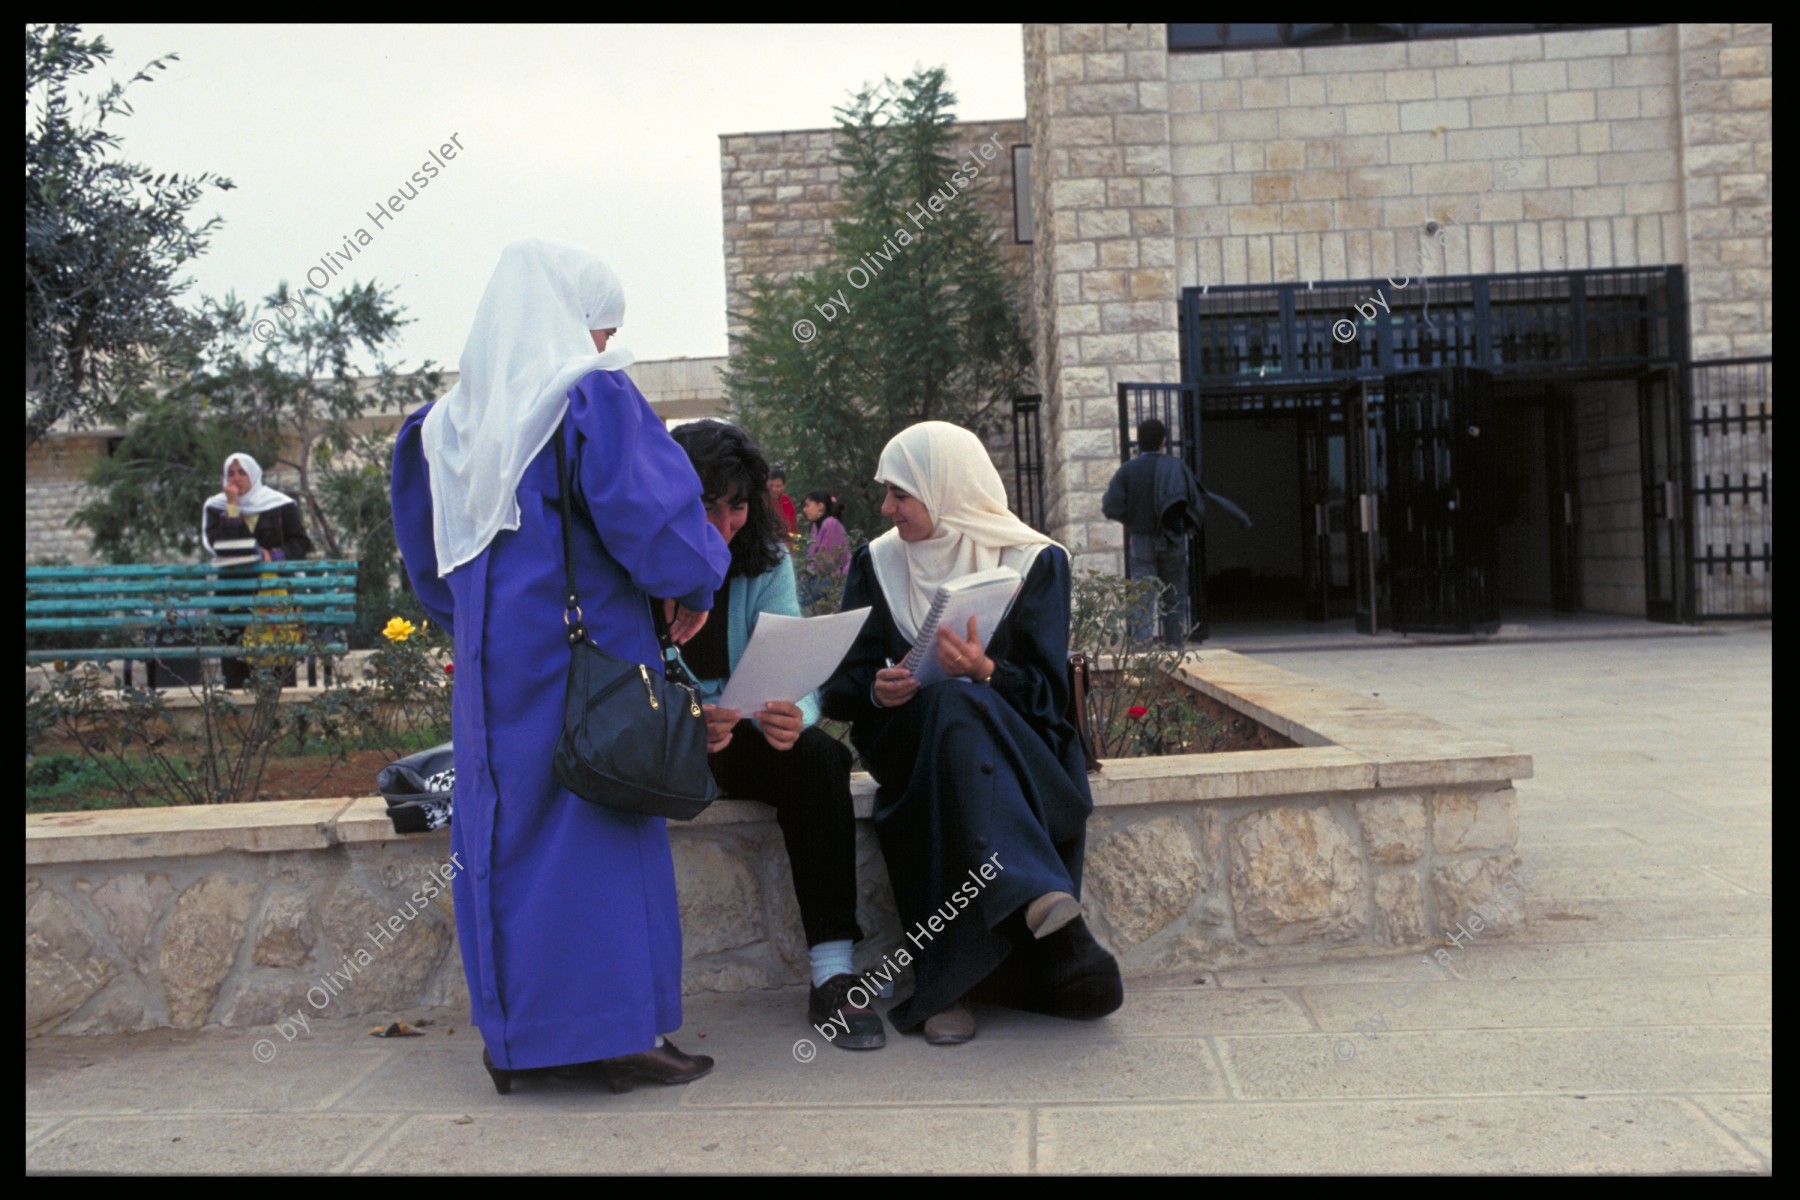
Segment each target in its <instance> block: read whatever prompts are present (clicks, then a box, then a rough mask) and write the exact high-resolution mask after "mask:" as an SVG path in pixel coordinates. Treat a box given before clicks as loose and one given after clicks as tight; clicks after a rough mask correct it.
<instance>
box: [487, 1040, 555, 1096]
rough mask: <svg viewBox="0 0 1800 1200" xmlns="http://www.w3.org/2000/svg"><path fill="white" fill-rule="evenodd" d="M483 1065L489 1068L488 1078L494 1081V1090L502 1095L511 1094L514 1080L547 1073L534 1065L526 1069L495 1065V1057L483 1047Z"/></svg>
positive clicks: (540, 1076) (536, 1076)
mask: <svg viewBox="0 0 1800 1200" xmlns="http://www.w3.org/2000/svg"><path fill="white" fill-rule="evenodd" d="M481 1065H482V1066H484V1067H486V1068H487V1073H488V1078H489V1079H492V1080H493V1081H494V1090H495V1091H496V1092H499V1093H500V1094H501V1095H502V1096H506V1095H510V1094H511V1093H512V1085H513V1081H514V1080H518V1079H533V1078H542V1077H543V1075H544V1074H545V1072H544V1069H543V1068H542V1067H533V1068H529V1069H526V1070H519V1069H517V1068H507V1067H496V1066H495V1065H494V1060H493V1057H492V1056H491V1055H489V1054H488V1052H487V1050H486V1049H483V1050H482V1052H481Z"/></svg>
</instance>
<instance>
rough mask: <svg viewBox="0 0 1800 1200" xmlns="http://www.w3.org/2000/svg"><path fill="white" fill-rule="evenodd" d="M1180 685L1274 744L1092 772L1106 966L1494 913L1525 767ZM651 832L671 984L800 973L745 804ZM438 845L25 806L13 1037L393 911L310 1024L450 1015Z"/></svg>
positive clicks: (338, 947)
mask: <svg viewBox="0 0 1800 1200" xmlns="http://www.w3.org/2000/svg"><path fill="white" fill-rule="evenodd" d="M1183 671H1184V675H1185V679H1186V682H1187V683H1188V684H1189V685H1190V686H1192V687H1194V688H1196V689H1198V690H1200V691H1203V692H1205V693H1206V694H1208V695H1210V696H1212V697H1214V698H1215V699H1217V700H1219V701H1221V702H1223V703H1225V704H1226V705H1228V706H1230V707H1232V708H1235V709H1237V710H1238V711H1240V712H1243V713H1245V714H1246V715H1248V716H1251V717H1253V718H1255V719H1256V720H1258V721H1261V722H1262V723H1264V724H1265V725H1268V726H1270V727H1271V728H1273V729H1275V730H1276V731H1278V732H1280V733H1282V734H1283V735H1285V736H1286V737H1288V738H1289V739H1290V740H1292V741H1294V742H1295V743H1297V745H1296V747H1295V748H1292V749H1281V750H1255V751H1242V752H1237V753H1229V754H1205V755H1175V756H1169V757H1162V758H1141V759H1118V760H1108V761H1107V762H1106V763H1105V764H1104V769H1103V771H1102V772H1101V773H1100V774H1098V775H1095V776H1092V777H1091V782H1092V785H1093V791H1094V801H1095V813H1094V817H1093V819H1092V821H1091V822H1090V825H1089V832H1088V855H1087V872H1086V881H1085V882H1086V886H1085V889H1084V890H1085V892H1086V895H1085V896H1084V900H1083V903H1084V906H1085V908H1086V909H1087V911H1088V914H1089V918H1090V922H1091V923H1092V924H1093V926H1094V928H1095V931H1096V933H1097V935H1098V936H1100V937H1101V938H1102V939H1103V940H1104V941H1106V942H1107V943H1108V945H1109V946H1111V947H1112V948H1113V949H1114V950H1115V952H1117V953H1118V954H1119V956H1120V960H1121V964H1122V966H1123V967H1124V969H1125V970H1126V972H1127V974H1145V973H1154V972H1160V971H1167V970H1173V969H1188V968H1193V967H1211V966H1223V965H1227V964H1241V963H1245V962H1258V961H1260V962H1271V963H1273V962H1293V961H1304V960H1315V959H1317V958H1320V957H1323V956H1332V957H1336V956H1341V955H1345V954H1366V953H1377V952H1381V951H1384V950H1391V949H1398V948H1410V947H1419V946H1425V945H1429V944H1431V943H1433V942H1435V941H1437V940H1438V938H1439V937H1440V936H1441V934H1440V933H1439V931H1440V930H1441V929H1444V928H1449V927H1451V926H1453V925H1454V924H1455V922H1456V921H1457V920H1458V919H1460V918H1461V916H1462V914H1464V913H1467V912H1472V911H1475V910H1476V909H1477V908H1480V909H1481V910H1482V911H1483V912H1485V913H1487V914H1488V915H1489V918H1490V919H1489V920H1488V921H1487V922H1486V923H1487V924H1488V925H1490V926H1492V927H1493V932H1494V933H1505V932H1507V931H1508V930H1510V929H1512V928H1513V927H1515V926H1516V925H1517V923H1518V922H1519V920H1520V919H1521V917H1522V909H1523V905H1522V903H1519V902H1515V901H1508V900H1505V899H1503V893H1502V889H1503V887H1504V885H1505V882H1506V879H1507V876H1508V873H1509V872H1511V871H1512V870H1513V868H1514V867H1515V866H1516V865H1517V861H1518V860H1517V857H1516V855H1515V854H1514V853H1513V851H1514V847H1515V844H1516V841H1517V832H1518V830H1517V819H1516V814H1515V805H1514V800H1515V797H1514V792H1513V790H1512V781H1513V780H1515V779H1522V778H1528V777H1529V776H1530V774H1531V759H1530V756H1529V755H1526V754H1523V753H1520V752H1519V751H1517V750H1515V749H1513V748H1512V747H1510V746H1506V745H1503V744H1500V743H1497V742H1493V741H1490V740H1486V739H1482V738H1480V737H1477V736H1474V735H1471V734H1468V733H1466V732H1463V731H1460V730H1456V729H1452V728H1450V727H1448V726H1445V725H1442V724H1440V723H1438V722H1435V721H1432V720H1430V719H1429V718H1426V717H1423V716H1419V715H1417V714H1413V713H1408V712H1404V711H1402V710H1399V709H1396V708H1393V707H1391V706H1389V705H1385V704H1382V703H1381V702H1380V701H1378V700H1373V699H1370V698H1368V697H1365V696H1361V695H1357V694H1355V693H1352V692H1348V691H1345V690H1342V689H1338V688H1332V687H1328V686H1325V685H1323V684H1320V683H1317V682H1315V681H1313V680H1310V679H1306V678H1304V677H1302V676H1299V675H1295V674H1293V673H1291V672H1288V671H1284V670H1281V669H1280V668H1277V667H1271V666H1268V665H1267V664H1264V663H1261V662H1258V661H1256V660H1253V659H1248V658H1245V657H1243V656H1241V655H1238V654H1234V653H1232V652H1231V651H1226V650H1207V651H1195V652H1192V653H1190V654H1189V656H1188V658H1187V660H1186V662H1185V664H1184V667H1183ZM852 792H853V795H854V798H855V803H856V811H857V816H858V818H859V820H858V831H857V860H858V862H857V878H858V889H859V893H860V903H859V913H858V917H859V920H860V922H861V924H862V926H863V928H864V930H865V931H866V932H867V933H868V936H867V937H866V938H865V940H864V941H863V942H862V943H860V944H859V946H858V952H857V961H858V963H859V965H860V964H864V962H865V960H867V963H868V964H873V963H878V962H879V961H880V960H881V958H882V957H883V955H884V954H887V953H889V952H891V951H892V950H894V949H895V948H896V947H898V946H900V945H903V944H904V943H903V937H904V934H903V932H902V930H901V928H900V924H899V920H898V917H897V916H896V914H895V912H894V906H893V899H892V891H891V888H890V886H889V884H888V880H887V875H886V869H885V864H884V863H883V862H882V859H881V855H880V851H879V847H878V844H877V842H876V838H875V835H874V830H873V827H872V826H871V824H870V822H869V815H870V811H871V807H872V805H873V802H874V792H875V787H874V783H873V782H872V781H871V780H870V779H869V778H868V777H867V776H866V775H863V774H860V773H859V774H858V775H857V776H855V777H854V778H853V780H852ZM670 835H671V838H670V840H671V844H672V845H673V847H674V853H675V861H676V872H677V882H678V887H679V891H680V895H681V903H682V924H683V932H684V940H685V945H684V950H685V953H686V959H687V967H686V975H685V987H686V990H688V991H690V992H694V991H734V990H741V989H743V988H750V987H779V986H785V985H789V984H794V983H798V982H801V981H802V980H803V979H804V977H805V963H806V947H805V943H804V938H803V937H802V935H801V933H800V928H799V913H798V909H797V907H796V906H795V903H794V899H793V888H792V884H791V882H790V877H789V874H788V864H787V857H786V852H785V850H784V848H783V843H782V839H781V834H780V830H779V829H778V828H777V826H776V824H775V821H774V819H773V813H772V811H771V810H770V809H768V808H767V807H766V806H764V805H761V804H757V803H753V802H748V801H736V800H725V801H720V802H718V803H716V804H714V805H713V806H712V807H711V808H710V809H709V810H708V811H707V812H706V813H704V814H703V815H702V816H701V817H700V818H699V819H698V820H696V821H693V822H687V823H671V825H670ZM321 852H323V853H321ZM449 853H450V849H449V834H448V832H447V831H444V832H439V833H432V834H423V835H400V834H396V833H395V832H394V831H393V827H392V826H391V824H390V823H389V821H388V819H387V816H386V809H385V805H384V803H383V802H382V800H381V798H380V797H379V796H373V797H354V798H337V799H318V800H296V801H275V802H264V803H258V804H241V805H221V806H206V807H184V808H155V809H125V810H111V811H102V812H78V813H49V814H34V815H30V816H27V817H26V820H25V861H26V953H27V969H26V999H27V1006H26V1007H27V1013H26V1029H27V1033H37V1032H46V1031H52V1030H54V1031H56V1032H65V1033H89V1032H92V1033H107V1032H126V1031H132V1030H136V1029H146V1028H154V1027H158V1026H167V1025H173V1026H176V1027H195V1026H198V1025H204V1024H215V1023H216V1024H225V1025H236V1026H241V1025H254V1024H262V1023H267V1022H269V1021H272V1020H274V1019H275V1018H276V1017H277V1016H279V1015H280V1014H281V1013H282V1012H284V1011H286V1012H291V1011H293V1009H294V1007H295V1006H296V1005H297V1004H303V1003H305V997H306V994H307V991H308V988H309V987H310V986H311V985H313V984H316V983H318V982H319V980H320V977H322V976H325V975H327V974H329V972H331V971H332V970H333V969H334V968H337V967H340V966H341V965H342V961H343V959H344V956H346V955H350V956H354V954H355V951H356V949H357V948H358V947H361V946H366V945H367V944H368V942H367V939H366V932H367V930H368V929H369V928H370V927H371V926H374V925H379V924H381V923H383V922H384V921H387V920H388V918H389V917H390V916H391V915H392V913H393V912H395V911H396V910H398V911H400V912H401V915H402V917H404V918H405V919H404V920H403V921H402V922H401V925H402V927H403V929H404V932H403V933H402V934H400V935H398V936H396V937H394V938H391V939H387V940H385V941H383V940H377V941H376V943H375V945H376V947H377V948H378V949H381V948H383V947H387V949H386V950H385V952H383V953H379V954H376V955H375V956H374V959H373V961H372V962H371V963H370V964H369V966H368V970H367V973H366V975H359V977H358V979H357V981H356V983H355V985H354V986H351V987H347V988H345V989H344V990H343V992H342V994H341V995H334V998H333V1001H332V1003H331V1005H330V1007H331V1009H332V1010H333V1011H332V1012H329V1013H326V1014H324V1015H332V1016H348V1015H354V1014H357V1013H361V1012H369V1011H376V1010H378V1009H380V1010H385V1009H391V1008H403V1007H406V1006H410V1005H415V1004H424V1003H455V1002H458V1001H460V1000H462V999H463V998H464V993H463V985H462V978H461V970H460V963H459V961H458V958H457V955H456V953H455V927H454V921H453V914H452V911H451V908H450V905H449V892H448V890H447V889H445V890H443V891H442V892H441V893H439V894H438V896H437V897H436V898H435V899H432V900H430V901H428V902H426V903H425V904H424V905H423V907H422V911H421V910H420V909H419V908H417V907H414V909H413V911H414V912H415V914H416V915H415V916H412V917H406V916H405V911H406V908H407V907H409V906H407V903H406V902H407V900H408V898H409V896H411V895H412V894H415V893H416V892H418V891H419V890H420V888H421V886H422V883H423V881H424V880H426V879H427V878H429V877H430V876H431V873H432V872H434V871H436V870H437V869H439V868H440V867H441V866H442V865H443V864H444V863H445V862H446V861H447V860H448V857H449ZM320 994H322V993H314V996H315V998H316V997H317V996H318V995H320Z"/></svg>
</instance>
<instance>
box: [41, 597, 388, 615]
mask: <svg viewBox="0 0 1800 1200" xmlns="http://www.w3.org/2000/svg"><path fill="white" fill-rule="evenodd" d="M355 603H356V593H355V592H318V593H313V592H302V593H300V594H298V595H287V596H262V595H253V596H184V597H181V598H179V599H171V600H170V601H169V602H168V603H167V604H156V605H149V604H145V603H144V601H143V600H142V599H131V600H106V599H103V598H101V597H98V596H95V597H88V598H84V599H80V600H27V601H25V615H26V616H34V615H41V614H48V613H92V614H94V615H96V616H99V615H104V614H108V613H114V612H120V611H121V610H123V611H124V613H125V615H127V616H134V615H139V616H156V615H160V614H163V613H166V612H168V611H169V610H171V609H173V610H175V611H177V612H182V611H184V610H189V609H200V610H211V609H215V608H220V609H223V608H246V607H249V608H283V607H290V606H291V607H297V608H331V607H333V606H337V607H342V606H344V605H355Z"/></svg>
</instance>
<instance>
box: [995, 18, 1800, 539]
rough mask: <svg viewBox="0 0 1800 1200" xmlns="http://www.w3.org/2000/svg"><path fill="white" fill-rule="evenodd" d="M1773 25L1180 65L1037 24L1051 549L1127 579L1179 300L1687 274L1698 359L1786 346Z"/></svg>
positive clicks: (1147, 28) (1039, 288) (1111, 35)
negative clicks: (1773, 213) (1431, 283)
mask: <svg viewBox="0 0 1800 1200" xmlns="http://www.w3.org/2000/svg"><path fill="white" fill-rule="evenodd" d="M1770 29H1771V27H1770V26H1769V25H1767V24H1744V25H1722V24H1721V25H1706V24H1684V25H1660V26H1651V27H1644V28H1635V29H1598V30H1578V31H1569V32H1557V33H1547V34H1531V35H1521V36H1508V37H1483V38H1466V39H1442V40H1428V41H1415V42H1389V43H1375V44H1359V45H1338V46H1320V47H1315V48H1307V49H1272V50H1254V51H1228V52H1222V53H1218V52H1214V53H1179V54H1171V53H1169V51H1168V49H1167V45H1168V42H1167V27H1166V26H1164V25H1159V24H1141V25H1027V26H1026V29H1025V71H1026V101H1027V104H1026V107H1027V124H1028V128H1029V130H1030V133H1031V137H1032V141H1033V155H1034V170H1035V171H1036V174H1037V178H1036V179H1035V180H1034V181H1033V186H1034V199H1035V204H1036V212H1037V216H1038V230H1039V233H1038V244H1037V254H1036V255H1035V259H1034V264H1033V270H1034V273H1035V278H1034V296H1035V298H1036V300H1037V305H1038V311H1037V329H1038V346H1039V360H1040V370H1041V373H1042V375H1043V382H1044V393H1045V413H1046V415H1045V420H1046V427H1047V428H1048V429H1049V430H1050V432H1051V438H1050V451H1049V454H1048V458H1049V472H1050V483H1049V489H1048V490H1049V494H1050V497H1051V501H1050V507H1051V512H1052V530H1053V532H1056V533H1057V535H1058V536H1060V537H1063V538H1064V539H1065V540H1066V541H1067V543H1068V544H1069V546H1070V548H1071V550H1073V551H1074V552H1075V553H1076V554H1077V556H1078V559H1079V560H1080V561H1079V564H1078V565H1081V566H1084V567H1095V568H1098V569H1107V570H1120V569H1122V566H1123V564H1122V560H1121V551H1120V549H1119V538H1118V536H1117V531H1116V529H1113V528H1111V527H1109V526H1108V525H1107V524H1106V523H1104V522H1102V521H1101V520H1100V519H1099V513H1098V501H1099V496H1100V494H1101V492H1102V490H1103V489H1104V487H1105V483H1106V481H1107V479H1108V478H1110V474H1111V472H1112V470H1113V469H1115V468H1116V465H1117V462H1118V457H1117V454H1118V449H1119V448H1118V446H1117V439H1118V435H1117V432H1116V430H1117V419H1118V418H1117V407H1116V405H1117V399H1116V385H1117V383H1119V382H1120V381H1125V380H1129V381H1145V382H1166V381H1170V380H1174V379H1176V378H1178V376H1179V370H1180V357H1179V350H1178V348H1177V345H1176V331H1177V317H1176V299H1177V297H1178V295H1179V291H1180V289H1181V288H1186V287H1201V286H1219V285H1237V284H1261V283H1292V282H1300V281H1306V280H1319V281H1329V280H1339V279H1358V278H1381V277H1384V276H1387V275H1389V274H1393V275H1396V276H1407V275H1411V276H1415V277H1416V276H1418V275H1420V274H1422V273H1423V269H1429V270H1430V271H1431V272H1432V273H1436V274H1486V273H1501V272H1512V271H1539V270H1543V271H1553V270H1578V269H1588V268H1603V267H1638V266H1655V265H1662V264H1667V263H1681V264H1685V265H1686V267H1687V269H1688V274H1689V281H1690V282H1689V287H1690V319H1691V325H1692V344H1693V353H1694V357H1695V358H1696V359H1705V358H1717V357H1723V356H1729V355H1745V354H1757V353H1765V352H1767V351H1768V348H1769V345H1770V336H1771V328H1772V320H1773V317H1772V309H1771V299H1770V272H1771V266H1770V263H1771V254H1772V245H1771V240H1770V236H1769V217H1770V186H1771V185H1770V174H1769V170H1770V163H1771V158H1772V110H1771V90H1770V89H1771V61H1770V42H1771V33H1770ZM1433 220H1435V221H1437V222H1439V223H1440V225H1442V226H1443V227H1444V229H1445V230H1446V231H1448V236H1447V238H1446V240H1445V241H1444V243H1443V244H1442V245H1441V246H1440V245H1439V243H1438V241H1437V239H1436V238H1435V237H1431V238H1430V239H1429V241H1430V244H1431V249H1429V250H1428V249H1427V238H1428V235H1427V234H1426V233H1425V229H1424V227H1425V224H1426V222H1427V221H1433Z"/></svg>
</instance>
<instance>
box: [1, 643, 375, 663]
mask: <svg viewBox="0 0 1800 1200" xmlns="http://www.w3.org/2000/svg"><path fill="white" fill-rule="evenodd" d="M349 649H350V648H349V647H348V646H346V645H345V644H344V643H342V642H332V643H330V644H328V645H323V646H306V645H301V646H295V647H293V648H292V649H290V650H287V651H286V652H285V653H284V652H283V651H280V650H269V651H261V650H254V649H253V650H250V651H245V649H244V648H243V647H242V646H118V647H112V648H108V649H102V650H27V651H26V652H25V661H26V662H34V663H47V662H106V661H108V660H110V659H115V658H118V659H126V658H130V659H137V660H143V659H147V658H155V659H163V658H243V659H252V660H253V659H255V658H256V657H258V655H259V654H262V653H268V654H272V655H279V656H281V657H284V658H294V657H298V656H299V655H300V654H311V653H313V652H318V653H320V654H344V653H347V652H348V651H349Z"/></svg>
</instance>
